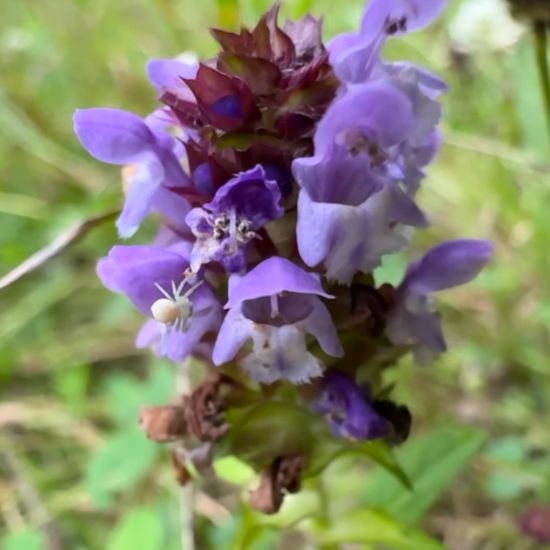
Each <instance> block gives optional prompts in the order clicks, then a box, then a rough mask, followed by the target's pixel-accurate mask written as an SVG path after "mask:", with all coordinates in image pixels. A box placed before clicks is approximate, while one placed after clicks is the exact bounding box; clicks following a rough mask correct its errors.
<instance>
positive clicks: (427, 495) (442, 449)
mask: <svg viewBox="0 0 550 550" xmlns="http://www.w3.org/2000/svg"><path fill="white" fill-rule="evenodd" d="M484 440H485V433H484V432H483V431H481V430H478V429H474V428H460V427H454V428H453V427H449V428H442V429H440V430H438V431H435V432H433V433H431V434H430V435H427V436H424V437H419V438H417V439H414V438H413V439H412V440H411V441H410V442H408V443H407V444H406V445H405V446H404V447H403V448H402V449H401V450H400V451H399V452H398V453H397V455H398V456H397V458H398V460H399V463H400V464H402V465H403V467H404V468H405V470H406V473H407V474H408V477H409V478H410V479H412V480H413V485H414V488H413V491H408V490H406V489H404V488H403V486H402V485H401V484H400V483H399V482H397V481H396V480H395V478H394V477H393V476H391V475H390V474H389V473H388V472H387V471H385V470H380V471H379V472H377V473H376V474H375V475H373V476H372V477H371V478H370V479H369V481H368V483H367V488H366V491H365V495H364V497H363V502H364V504H366V505H368V506H371V507H374V508H381V509H384V510H385V511H387V512H388V513H389V514H390V515H391V516H392V517H395V518H398V519H400V520H401V521H404V522H406V523H415V522H417V521H418V520H419V519H420V518H422V516H423V515H424V514H425V512H426V511H427V510H428V509H429V508H430V506H431V505H432V504H433V503H434V502H435V501H436V500H437V499H438V498H439V497H440V496H441V494H442V493H443V491H444V490H445V489H446V488H447V486H448V485H449V484H450V483H451V481H452V479H453V478H454V477H455V475H456V474H457V473H458V472H459V471H460V470H461V469H462V468H463V467H464V466H465V465H466V464H467V463H468V462H469V461H470V460H471V459H472V458H473V456H474V455H475V454H476V453H477V452H478V451H479V449H480V448H481V446H482V444H483V442H484Z"/></svg>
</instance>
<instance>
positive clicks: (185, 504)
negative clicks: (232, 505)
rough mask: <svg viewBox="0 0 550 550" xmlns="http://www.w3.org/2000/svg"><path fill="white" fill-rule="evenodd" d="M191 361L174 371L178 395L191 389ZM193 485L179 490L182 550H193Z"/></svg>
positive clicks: (184, 362)
mask: <svg viewBox="0 0 550 550" xmlns="http://www.w3.org/2000/svg"><path fill="white" fill-rule="evenodd" d="M190 368H191V360H190V359H186V360H185V361H183V362H182V363H180V364H179V365H178V368H177V371H176V389H177V393H178V395H185V394H188V393H189V391H190V389H191V383H190V381H189V376H188V373H189V369H190ZM193 493H194V491H193V483H187V484H186V485H184V486H183V487H181V489H180V521H181V548H182V550H194V549H195V537H194V533H193V500H194V494H193Z"/></svg>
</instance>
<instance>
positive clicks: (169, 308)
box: [97, 245, 221, 361]
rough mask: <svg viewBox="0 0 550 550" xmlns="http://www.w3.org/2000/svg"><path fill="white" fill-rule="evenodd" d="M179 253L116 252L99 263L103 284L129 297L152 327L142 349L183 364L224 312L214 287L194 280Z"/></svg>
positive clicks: (155, 249)
mask: <svg viewBox="0 0 550 550" xmlns="http://www.w3.org/2000/svg"><path fill="white" fill-rule="evenodd" d="M188 268H189V263H188V261H187V259H186V258H185V257H184V256H183V255H182V254H181V253H180V251H179V250H178V248H177V247H173V248H171V249H164V248H159V247H156V246H139V245H136V246H115V247H113V248H112V250H111V251H110V252H109V255H108V256H107V257H106V258H103V259H101V260H100V261H99V264H98V266H97V272H98V275H99V277H100V279H101V281H102V282H103V284H104V285H105V286H106V287H107V288H109V289H110V290H113V291H114V292H120V293H122V294H126V296H128V298H129V299H130V300H131V301H132V303H133V304H134V305H135V306H136V307H137V308H138V309H139V310H140V311H141V312H142V313H143V314H145V315H146V316H147V317H149V318H150V320H149V321H147V323H146V324H145V325H144V327H143V328H142V330H141V332H140V334H139V335H138V340H137V343H138V347H144V346H150V345H153V346H154V347H155V348H156V349H157V351H158V353H159V355H161V356H164V357H168V358H169V359H172V360H173V361H182V360H183V359H185V358H186V357H187V356H188V355H189V354H191V353H192V352H193V351H194V350H195V348H196V347H197V345H198V344H199V342H200V341H201V340H202V338H203V337H204V335H205V334H206V333H208V332H211V331H215V330H216V329H217V328H218V327H219V325H220V322H221V306H220V304H219V302H218V300H217V299H216V297H215V296H214V294H213V292H212V290H211V289H210V287H209V285H208V283H206V282H204V281H200V280H195V279H196V277H193V278H191V277H190V276H189V271H188Z"/></svg>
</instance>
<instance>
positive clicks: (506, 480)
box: [485, 471, 525, 500]
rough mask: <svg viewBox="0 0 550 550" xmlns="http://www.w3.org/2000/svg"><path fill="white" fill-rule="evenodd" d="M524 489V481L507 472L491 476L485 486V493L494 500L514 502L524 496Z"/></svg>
mask: <svg viewBox="0 0 550 550" xmlns="http://www.w3.org/2000/svg"><path fill="white" fill-rule="evenodd" d="M524 488H525V481H524V479H523V478H522V477H521V476H517V475H515V474H514V472H507V471H498V472H495V473H493V474H491V476H490V477H489V479H488V480H487V483H486V484H485V491H486V492H487V494H488V495H489V497H491V498H492V499H494V500H513V499H514V498H517V497H519V496H520V495H521V494H522V492H523V490H524Z"/></svg>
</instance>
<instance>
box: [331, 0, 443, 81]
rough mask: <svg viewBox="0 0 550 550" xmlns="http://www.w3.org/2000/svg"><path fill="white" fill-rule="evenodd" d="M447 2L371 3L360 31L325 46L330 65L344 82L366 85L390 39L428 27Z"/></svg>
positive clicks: (379, 0) (404, 0)
mask: <svg viewBox="0 0 550 550" xmlns="http://www.w3.org/2000/svg"><path fill="white" fill-rule="evenodd" d="M445 4H446V0H371V1H370V2H369V4H368V6H367V9H366V10H365V14H364V15H363V20H362V23H361V30H360V31H359V32H358V33H347V34H341V35H339V36H336V37H335V38H334V39H333V40H332V41H331V42H330V43H329V45H328V49H329V52H330V62H331V64H332V66H333V67H334V70H335V72H336V74H337V76H338V78H340V80H342V81H344V82H365V81H366V80H367V79H368V78H369V76H370V75H371V72H372V70H373V69H374V67H375V66H376V64H377V63H378V62H379V54H380V51H381V49H382V46H383V45H384V42H385V41H386V39H387V38H388V37H390V36H395V35H400V34H405V33H407V32H413V31H416V30H418V29H420V28H422V27H425V26H426V25H428V24H429V23H431V22H432V21H433V20H434V19H435V18H436V17H437V16H438V15H439V14H440V13H441V12H442V11H443V8H444V7H445Z"/></svg>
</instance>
